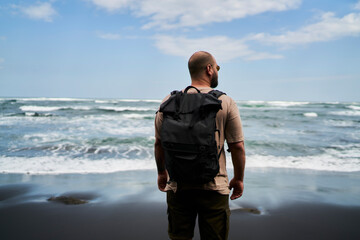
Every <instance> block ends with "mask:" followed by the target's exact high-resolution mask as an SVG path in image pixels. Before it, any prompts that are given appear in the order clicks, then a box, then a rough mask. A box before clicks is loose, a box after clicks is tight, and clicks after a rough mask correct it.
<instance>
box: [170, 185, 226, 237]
mask: <svg viewBox="0 0 360 240" xmlns="http://www.w3.org/2000/svg"><path fill="white" fill-rule="evenodd" d="M167 204H168V220H169V226H168V233H169V237H170V238H171V239H172V240H175V239H191V238H192V237H193V236H194V228H195V221H196V217H198V224H199V232H200V237H201V239H206V240H212V239H216V240H220V239H221V240H225V239H227V238H228V233H229V217H230V209H229V195H222V194H219V193H218V192H216V191H207V190H179V191H177V192H176V193H174V192H173V191H168V192H167Z"/></svg>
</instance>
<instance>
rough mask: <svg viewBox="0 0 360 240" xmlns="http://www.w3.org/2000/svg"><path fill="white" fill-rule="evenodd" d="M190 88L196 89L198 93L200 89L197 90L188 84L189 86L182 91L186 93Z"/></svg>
mask: <svg viewBox="0 0 360 240" xmlns="http://www.w3.org/2000/svg"><path fill="white" fill-rule="evenodd" d="M190 88H194V89H196V91H197V92H198V93H200V90H199V89H197V88H196V87H194V86H191V85H190V86H187V87H186V88H185V90H184V93H187V92H188V91H189V89H190Z"/></svg>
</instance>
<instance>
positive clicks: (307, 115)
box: [304, 112, 318, 117]
mask: <svg viewBox="0 0 360 240" xmlns="http://www.w3.org/2000/svg"><path fill="white" fill-rule="evenodd" d="M304 116H305V117H317V116H318V114H317V113H315V112H307V113H304Z"/></svg>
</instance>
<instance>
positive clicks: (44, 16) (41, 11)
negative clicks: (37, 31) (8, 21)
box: [18, 2, 57, 22]
mask: <svg viewBox="0 0 360 240" xmlns="http://www.w3.org/2000/svg"><path fill="white" fill-rule="evenodd" d="M18 8H19V9H20V11H21V12H22V13H24V14H25V15H26V16H28V17H29V18H32V19H38V20H44V21H46V22H52V20H53V17H54V16H55V15H56V14H57V13H56V11H55V9H54V8H53V7H52V5H51V3H48V2H44V3H38V4H36V5H32V6H27V7H24V6H20V7H18Z"/></svg>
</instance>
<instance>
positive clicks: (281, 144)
mask: <svg viewBox="0 0 360 240" xmlns="http://www.w3.org/2000/svg"><path fill="white" fill-rule="evenodd" d="M160 103H161V100H160V99H80V98H0V174H1V175H2V176H6V175H11V176H12V175H13V174H15V175H16V174H18V175H22V176H24V175H31V176H39V175H40V176H41V175H46V176H49V175H64V174H65V175H66V174H112V173H124V174H128V173H129V172H142V173H143V172H145V173H146V172H152V173H155V172H156V165H155V160H154V150H153V145H154V142H155V138H154V119H155V114H156V111H157V109H158V107H159V105H160ZM236 103H237V106H238V108H239V111H240V115H241V119H242V124H243V131H244V135H245V148H246V171H248V172H249V171H250V172H253V174H252V175H251V174H250V175H246V176H250V180H249V184H250V185H251V184H252V186H258V187H259V186H260V185H261V184H264V183H263V182H261V181H260V183H258V182H259V179H261V176H262V173H263V172H264V171H267V170H268V169H273V171H272V172H271V174H270V175H269V174H268V175H267V180H266V181H272V180H271V176H273V175H274V174H277V173H280V174H284V173H285V174H287V175H288V177H286V178H291V176H292V175H293V174H292V170H294V171H296V170H304V171H306V172H307V173H309V172H311V174H312V176H319V175H322V176H323V177H322V178H321V179H338V178H339V176H340V177H341V178H342V180H341V181H342V183H341V185H338V187H336V189H335V190H333V191H330V192H332V193H333V192H334V191H335V192H339V191H342V189H344V188H346V186H349V185H351V186H352V188H351V189H352V190H351V192H350V195H348V196H350V197H354V196H355V199H354V198H353V200H349V202H350V203H354V202H357V201H358V200H359V199H360V197H359V196H360V189H359V187H357V186H355V185H356V183H358V182H359V179H360V178H359V172H360V102H294V101H236ZM227 167H228V171H229V172H230V174H231V172H232V164H231V158H230V155H229V153H227ZM281 169H282V170H283V171H282V170H281ZM285 170H286V171H285ZM279 171H280V172H279ZM296 173H297V174H298V172H296ZM324 174H325V175H324ZM145 175H146V174H145ZM151 176H152V175H151ZM297 176H300V177H299V179H300V180H299V179H298V180H299V181H301V176H302V175H301V174H300V175H299V174H298V175H297ZM349 176H350V177H349ZM286 178H281V179H282V180H281V183H280V184H284V183H282V181H285V182H286ZM2 179H4V177H3V178H2ZM311 179H315V180H314V181H318V180H316V179H317V178H311ZM344 179H345V180H344ZM298 180H295V179H294V180H291V181H293V182H294V181H298ZM6 181H9V179H7V180H6ZM2 184H4V183H2ZM151 184H153V185H154V186H155V185H156V184H155V181H154V182H151ZM256 184H260V185H256ZM315 185H316V186H322V187H323V189H320V190H319V189H318V190H319V191H320V192H321V191H324V189H325V191H326V186H327V182H326V181H325V182H324V183H321V184H320V185H319V184H318V183H317V184H315ZM261 186H263V185H261ZM291 186H303V187H304V186H305V185H301V184H300V185H299V184H298V183H296V184H292V185H291ZM291 186H290V187H291ZM307 186H309V185H306V186H305V187H304V189H306V188H307ZM290 187H289V188H290ZM284 188H286V187H284ZM267 189H268V191H271V189H270V188H267ZM327 190H329V189H327ZM250 195H251V194H250ZM322 196H324V195H322ZM343 200H344V199H342V200H341V201H343Z"/></svg>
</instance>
